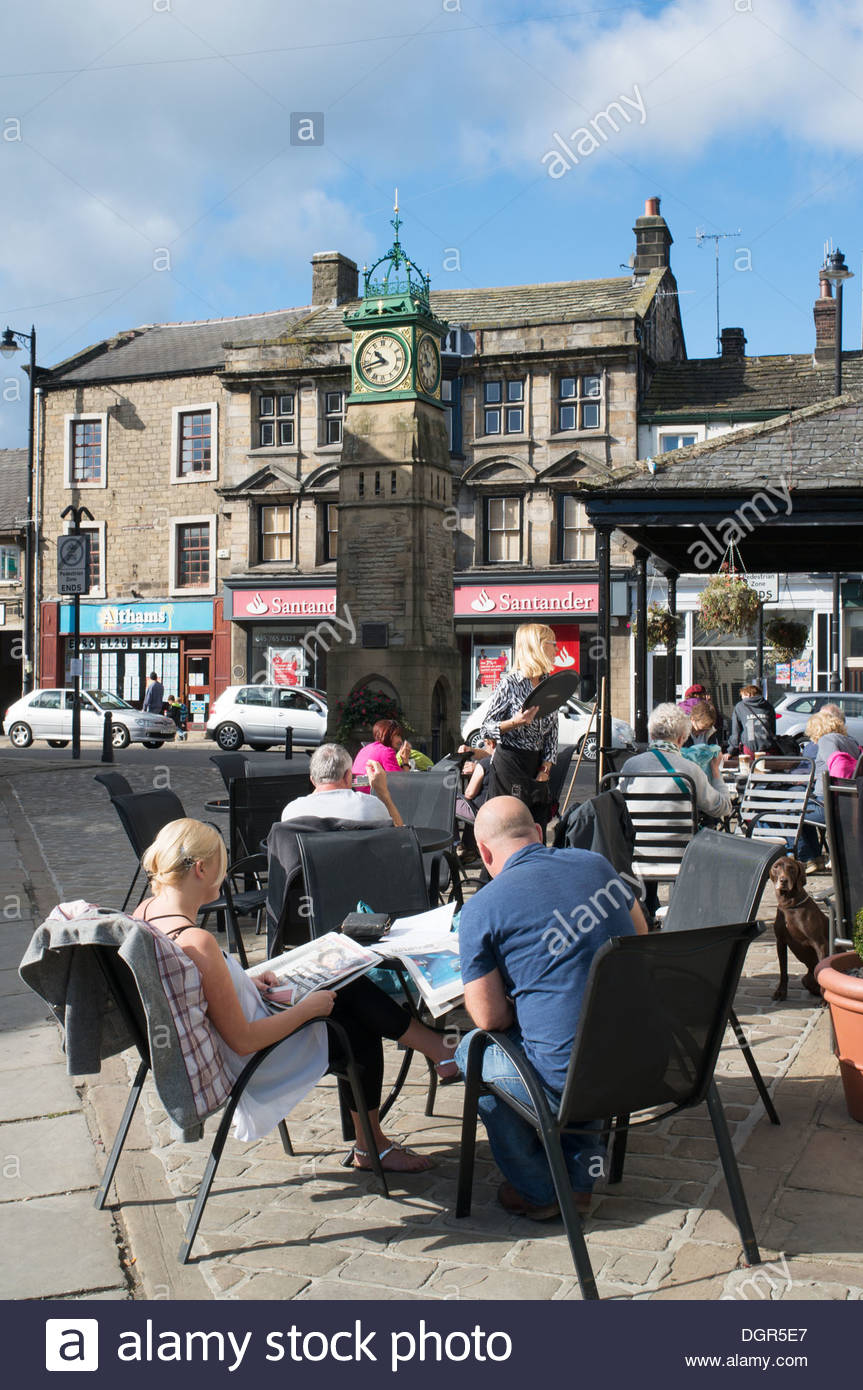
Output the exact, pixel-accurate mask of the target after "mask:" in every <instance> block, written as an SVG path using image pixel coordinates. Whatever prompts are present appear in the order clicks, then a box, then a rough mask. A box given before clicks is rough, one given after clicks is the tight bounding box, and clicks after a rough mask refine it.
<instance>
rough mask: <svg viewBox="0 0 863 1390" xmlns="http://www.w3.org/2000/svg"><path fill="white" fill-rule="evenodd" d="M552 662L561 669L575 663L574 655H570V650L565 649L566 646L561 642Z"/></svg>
mask: <svg viewBox="0 0 863 1390" xmlns="http://www.w3.org/2000/svg"><path fill="white" fill-rule="evenodd" d="M554 664H555V666H556V667H559V668H560V669H563V668H565V667H567V666H574V665H575V657H574V656H573V655H572V652H569V651H567V649H566V647H565V646H564V645H563V644H562V643H561V648H560V651H559V652H558V654H557V656H556V657H555V659H554Z"/></svg>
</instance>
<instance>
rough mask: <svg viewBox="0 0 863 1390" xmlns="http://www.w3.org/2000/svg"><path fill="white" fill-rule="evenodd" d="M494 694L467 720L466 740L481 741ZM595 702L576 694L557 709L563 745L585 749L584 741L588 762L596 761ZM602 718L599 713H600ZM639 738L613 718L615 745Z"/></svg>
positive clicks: (577, 750)
mask: <svg viewBox="0 0 863 1390" xmlns="http://www.w3.org/2000/svg"><path fill="white" fill-rule="evenodd" d="M492 699H493V696H491V695H490V696H489V697H488V699H487V700H486V701H485V702H484V703H483V704H481V705H477V707H476V709H475V710H473V711H472V712H471V713H470V714H469V715H468V717H467V719H466V720H465V721H464V724H463V726H462V731H461V736H462V739H463V740H464V742H465V743H469V744H471V745H472V746H473V747H476V746H477V744H479V743H480V742H481V739H480V732H479V731H480V728H481V726H482V722H483V720H484V719H485V716H486V711H487V710H488V707H489V705H490V704H491V702H492ZM590 710H591V706H590V705H586V704H584V702H583V701H582V700H576V699H575V697H574V696H573V697H572V698H571V699H569V700H567V702H566V704H565V705H564V706H563V708H562V709H560V710H558V713H557V741H558V746H559V747H560V748H566V747H568V746H569V744H571V743H573V744H575V748H576V753H578V752H579V750H580V749H581V745H582V742H584V743H585V749H584V758H585V761H586V762H589V763H593V762H596V749H597V744H598V735H597V729H596V724H597V720H596V719H594V721H593V726H592V728H591V730H590V733H588V732H587V726H588V723H589V722H590ZM597 718H598V716H597ZM634 742H635V734H634V732H633V730H632V727H631V726H630V725H629V724H626V723H624V721H623V720H622V719H612V721H611V743H612V747H614V748H628V747H629V745H630V744H632V743H634Z"/></svg>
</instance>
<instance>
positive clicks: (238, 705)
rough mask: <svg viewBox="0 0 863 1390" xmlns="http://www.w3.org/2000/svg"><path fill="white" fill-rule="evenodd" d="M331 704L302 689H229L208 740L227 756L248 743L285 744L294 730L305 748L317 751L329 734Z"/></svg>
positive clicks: (210, 722) (215, 714)
mask: <svg viewBox="0 0 863 1390" xmlns="http://www.w3.org/2000/svg"><path fill="white" fill-rule="evenodd" d="M327 717H328V710H327V704H326V700H325V699H324V697H323V696H322V695H321V692H320V691H318V690H306V689H305V688H304V687H303V686H299V685H229V686H228V688H227V690H223V691H222V693H221V695H220V696H219V698H218V700H216V702H215V704H214V705H213V708H212V712H211V714H210V717H209V719H208V720H207V730H206V736H207V738H212V739H215V741H216V743H217V744H218V745H219V747H220V748H221V749H222V752H223V753H233V752H234V750H235V749H236V748H241V747H242V746H243V744H244V743H248V744H249V745H250V747H252V748H269V747H270V746H271V745H272V744H274V743H279V744H282V743H284V741H285V730H286V729H288V728H290V729H291V731H292V734H293V741H294V743H295V744H297V745H298V746H299V747H301V748H316V747H317V746H318V744H319V743H323V741H324V738H325V736H326V732H327Z"/></svg>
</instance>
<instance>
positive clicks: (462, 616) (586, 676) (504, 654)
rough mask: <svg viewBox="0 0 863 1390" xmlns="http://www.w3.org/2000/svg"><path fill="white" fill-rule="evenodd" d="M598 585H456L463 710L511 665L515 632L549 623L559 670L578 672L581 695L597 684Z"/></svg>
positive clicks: (588, 694) (477, 701)
mask: <svg viewBox="0 0 863 1390" xmlns="http://www.w3.org/2000/svg"><path fill="white" fill-rule="evenodd" d="M598 602H599V586H598V585H597V584H592V583H583V584H562V583H560V582H555V583H552V582H549V583H545V582H542V581H537V580H533V579H528V580H525V579H522V578H519V579H513V580H512V581H511V582H503V583H500V582H497V583H493V584H492V583H486V584H479V583H477V582H476V581H474V582H473V583H460V582H458V581H457V582H456V585H455V608H454V612H455V630H456V640H457V642H458V647H459V651H460V652H461V658H462V709H463V710H471V709H474V708H475V707H476V706H477V705H479V704H482V702H483V701H484V700H487V699H488V697H489V695H491V694H492V692H493V690H494V688H495V686H496V685H497V683H498V681H499V680H500V678H501V676H502V675H503V674H504V672H505V671H506V670H507V669H508V668H509V667H510V666H511V664H512V656H513V643H514V641H515V632H516V628H517V627H518V626H519V625H520V624H521V623H547V624H548V626H549V627H550V628H551V629H552V630H553V632H554V635H555V637H556V638H557V655H556V660H555V668H554V669H555V670H557V671H563V670H568V671H575V672H577V673H578V675H579V678H580V685H579V692H578V693H579V694H581V695H582V696H584V697H585V698H587V697H592V695H593V691H594V688H595V685H596V661H595V656H596V644H595V638H596V634H597V612H598Z"/></svg>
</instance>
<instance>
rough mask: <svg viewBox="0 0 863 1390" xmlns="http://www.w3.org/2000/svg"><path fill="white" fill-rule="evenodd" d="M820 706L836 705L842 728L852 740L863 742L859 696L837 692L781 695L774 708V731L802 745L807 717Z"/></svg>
mask: <svg viewBox="0 0 863 1390" xmlns="http://www.w3.org/2000/svg"><path fill="white" fill-rule="evenodd" d="M823 705H838V706H839V708H840V709H841V711H842V713H843V714H844V716H845V725H846V728H847V729H848V732H849V734H850V735H851V737H852V738H854V739H856V740H857V742H858V743H861V741H863V693H861V692H859V691H856V692H855V691H847V690H840V691H834V692H833V693H832V694H831V693H830V691H827V690H795V691H792V692H791V693H790V694H788V695H783V697H782V699H781V700H780V701H779V702H778V703H777V705H776V732H777V734H789V735H790V737H791V738H796V739H797V740H798V741H799V742H800V743H805V742H806V724H807V721H808V719H809V716H810V715H812V714H814V713H815V711H816V710H819V709H821V707H822V706H823Z"/></svg>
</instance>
